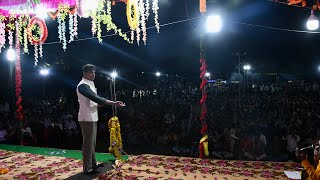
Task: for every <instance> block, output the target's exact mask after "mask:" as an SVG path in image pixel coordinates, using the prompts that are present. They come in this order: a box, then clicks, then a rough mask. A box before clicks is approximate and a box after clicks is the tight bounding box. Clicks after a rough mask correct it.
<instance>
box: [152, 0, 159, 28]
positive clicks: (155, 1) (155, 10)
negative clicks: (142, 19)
mask: <svg viewBox="0 0 320 180" xmlns="http://www.w3.org/2000/svg"><path fill="white" fill-rule="evenodd" d="M158 10H159V2H158V0H153V2H152V11H153V13H154V23H155V25H156V28H157V31H158V33H160V24H159V21H158V18H159V15H158Z"/></svg>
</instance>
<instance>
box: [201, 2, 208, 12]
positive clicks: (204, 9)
mask: <svg viewBox="0 0 320 180" xmlns="http://www.w3.org/2000/svg"><path fill="white" fill-rule="evenodd" d="M206 11H207V0H200V12H201V13H205V12H206Z"/></svg>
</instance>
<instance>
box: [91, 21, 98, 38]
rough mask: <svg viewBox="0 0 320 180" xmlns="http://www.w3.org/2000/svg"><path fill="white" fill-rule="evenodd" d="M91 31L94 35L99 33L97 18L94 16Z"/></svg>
mask: <svg viewBox="0 0 320 180" xmlns="http://www.w3.org/2000/svg"><path fill="white" fill-rule="evenodd" d="M91 32H92V36H94V35H95V34H96V33H97V24H96V18H94V17H92V20H91Z"/></svg>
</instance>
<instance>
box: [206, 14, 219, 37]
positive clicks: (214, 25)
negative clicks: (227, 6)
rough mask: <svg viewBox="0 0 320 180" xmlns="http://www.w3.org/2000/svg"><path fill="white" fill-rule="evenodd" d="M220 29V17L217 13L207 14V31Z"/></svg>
mask: <svg viewBox="0 0 320 180" xmlns="http://www.w3.org/2000/svg"><path fill="white" fill-rule="evenodd" d="M221 29H222V19H221V17H220V16H219V15H212V16H208V18H207V31H208V32H213V33H217V32H220V31H221Z"/></svg>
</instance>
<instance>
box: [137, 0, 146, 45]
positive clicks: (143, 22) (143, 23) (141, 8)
mask: <svg viewBox="0 0 320 180" xmlns="http://www.w3.org/2000/svg"><path fill="white" fill-rule="evenodd" d="M139 11H140V24H141V30H142V35H143V36H142V40H143V42H144V45H146V44H147V25H146V17H145V8H144V2H143V0H139Z"/></svg>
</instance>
